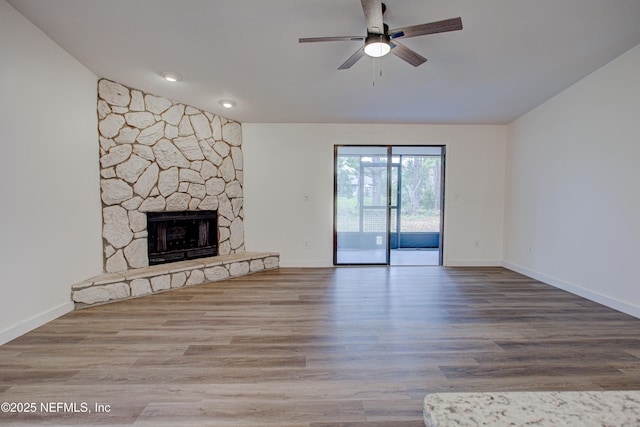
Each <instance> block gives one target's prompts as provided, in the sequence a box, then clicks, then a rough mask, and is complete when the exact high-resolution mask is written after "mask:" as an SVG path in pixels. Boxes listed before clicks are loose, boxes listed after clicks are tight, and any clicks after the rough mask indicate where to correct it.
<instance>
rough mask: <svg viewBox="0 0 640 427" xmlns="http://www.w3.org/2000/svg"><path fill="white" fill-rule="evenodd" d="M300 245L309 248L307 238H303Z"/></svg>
mask: <svg viewBox="0 0 640 427" xmlns="http://www.w3.org/2000/svg"><path fill="white" fill-rule="evenodd" d="M302 245H303V247H304V248H305V249H309V240H307V239H304V243H303V244H302Z"/></svg>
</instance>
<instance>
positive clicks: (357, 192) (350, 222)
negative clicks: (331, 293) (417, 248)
mask: <svg viewBox="0 0 640 427" xmlns="http://www.w3.org/2000/svg"><path fill="white" fill-rule="evenodd" d="M335 150H336V152H335V159H336V164H335V168H336V169H335V179H334V187H335V210H334V263H335V264H388V263H389V192H390V188H389V169H388V159H389V154H390V152H389V148H388V147H366V146H348V147H344V146H338V147H336V148H335Z"/></svg>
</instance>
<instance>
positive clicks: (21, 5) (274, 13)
mask: <svg viewBox="0 0 640 427" xmlns="http://www.w3.org/2000/svg"><path fill="white" fill-rule="evenodd" d="M7 1H8V3H10V4H11V5H12V6H13V7H14V8H16V9H17V10H18V11H20V12H21V13H22V14H23V15H24V16H25V17H26V18H27V19H29V20H30V21H31V22H33V23H34V24H35V25H36V26H38V27H39V28H40V29H41V30H42V31H43V32H44V33H46V34H47V35H48V36H49V37H50V38H51V39H53V40H54V41H55V42H56V43H58V44H59V45H60V46H61V47H62V48H63V49H65V50H66V51H67V52H69V53H70V54H71V55H72V56H74V57H75V58H76V59H77V60H78V61H80V62H81V63H82V64H84V65H85V66H86V67H87V68H88V69H90V70H91V71H92V72H94V73H95V74H96V75H98V76H100V77H106V78H109V79H112V80H115V81H118V82H120V83H123V84H126V85H129V86H131V87H134V88H139V89H142V90H145V91H147V92H151V93H155V94H157V95H161V96H164V97H168V98H171V99H174V100H176V101H179V102H183V103H186V104H189V105H193V106H195V107H199V108H202V109H205V110H207V111H211V112H214V113H217V114H222V115H224V116H227V117H230V118H232V119H235V120H238V121H241V122H262V123H264V122H274V123H278V122H279V123H295V122H297V123H486V124H504V123H508V122H510V121H511V120H513V119H515V118H517V117H518V116H520V115H522V114H523V113H525V112H527V111H529V110H531V109H532V108H534V107H535V106H537V105H539V104H540V103H542V102H544V101H545V100H547V99H549V98H550V97H552V96H554V95H555V94H557V93H559V92H560V91H562V90H563V89H565V88H567V87H568V86H570V85H572V84H573V83H575V82H577V81H578V80H580V79H581V78H582V77H584V76H586V75H588V74H590V73H591V72H593V71H595V70H597V69H598V68H599V67H601V66H602V65H604V64H606V63H607V62H609V61H611V60H612V59H614V58H615V57H616V56H618V55H620V54H622V53H623V52H625V51H626V50H628V49H630V48H632V47H633V46H635V45H637V44H638V43H640V25H638V22H640V1H638V0H483V1H478V0H386V1H385V3H386V5H387V12H386V14H385V22H386V23H388V24H389V27H390V28H398V27H405V26H410V25H416V24H422V23H425V22H432V21H438V20H442V19H447V18H454V17H458V16H459V17H461V18H462V22H463V26H464V29H463V30H462V31H456V32H449V33H441V34H433V35H427V36H421V37H415V38H411V39H406V40H405V41H404V42H403V44H404V45H406V46H407V47H410V48H411V49H413V50H415V51H416V52H418V53H419V54H421V55H422V56H425V57H426V58H428V62H426V63H424V64H422V65H421V66H419V67H417V68H414V67H413V66H411V65H409V64H407V63H406V62H404V61H402V60H400V59H399V58H398V57H396V56H394V55H387V56H385V57H383V58H382V59H375V60H374V59H372V58H369V57H364V58H363V59H361V60H360V61H359V62H358V63H356V64H355V65H354V66H353V67H352V68H351V69H349V70H337V68H338V66H339V65H340V64H342V63H343V62H344V61H345V60H346V59H347V58H349V56H351V54H352V53H354V52H355V51H356V50H357V49H358V48H359V47H360V46H361V43H362V42H358V41H344V42H330V43H309V44H299V43H298V38H299V37H319V36H352V35H353V36H362V35H365V33H366V25H365V20H364V16H363V12H362V7H361V4H360V1H359V0H322V1H318V0H268V1H266V0H135V1H132V0H46V1H45V0H7ZM16 43H19V41H16ZM166 70H171V71H175V72H177V73H179V74H180V75H181V76H182V79H181V80H180V81H179V82H177V83H174V84H170V83H168V82H166V81H165V80H163V79H162V77H161V76H160V73H161V72H162V71H166ZM221 99H231V100H233V101H235V102H236V103H237V105H236V107H235V108H233V109H232V110H224V109H223V108H222V107H221V106H220V105H219V101H220V100H221Z"/></svg>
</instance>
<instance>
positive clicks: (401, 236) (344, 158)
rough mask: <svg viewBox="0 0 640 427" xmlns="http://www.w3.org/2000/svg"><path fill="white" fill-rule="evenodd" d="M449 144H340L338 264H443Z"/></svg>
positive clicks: (336, 222) (337, 169) (336, 231)
mask: <svg viewBox="0 0 640 427" xmlns="http://www.w3.org/2000/svg"><path fill="white" fill-rule="evenodd" d="M443 176H444V147H442V146H336V147H335V174H334V195H335V197H334V199H335V206H334V264H336V265H345V264H347V265H348V264H359V265H362V264H383V265H389V264H390V265H441V264H442V228H443V227H442V225H443V224H442V217H443V210H442V206H443V194H444V192H443V187H444V186H443Z"/></svg>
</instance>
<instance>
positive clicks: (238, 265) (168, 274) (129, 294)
mask: <svg viewBox="0 0 640 427" xmlns="http://www.w3.org/2000/svg"><path fill="white" fill-rule="evenodd" d="M279 264H280V254H279V253H275V252H246V253H243V254H233V255H223V256H214V257H208V258H198V259H194V260H188V261H178V262H173V263H168V264H159V265H153V266H150V267H144V268H138V269H132V270H127V271H123V272H120V273H106V274H101V275H99V276H95V277H92V278H90V279H87V280H84V281H82V282H80V283H76V284H75V285H73V286H72V288H71V299H72V300H73V302H74V303H75V306H76V308H83V307H88V306H92V305H97V304H103V303H106V302H112V301H120V300H124V299H129V298H135V297H139V296H143V295H149V294H153V293H157V292H162V291H166V290H170V289H176V288H182V287H184V286H192V285H198V284H201V283H206V282H216V281H220V280H224V279H229V278H232V277H239V276H244V275H247V274H252V273H257V272H259V271H265V270H272V269H275V268H278V267H279Z"/></svg>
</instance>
